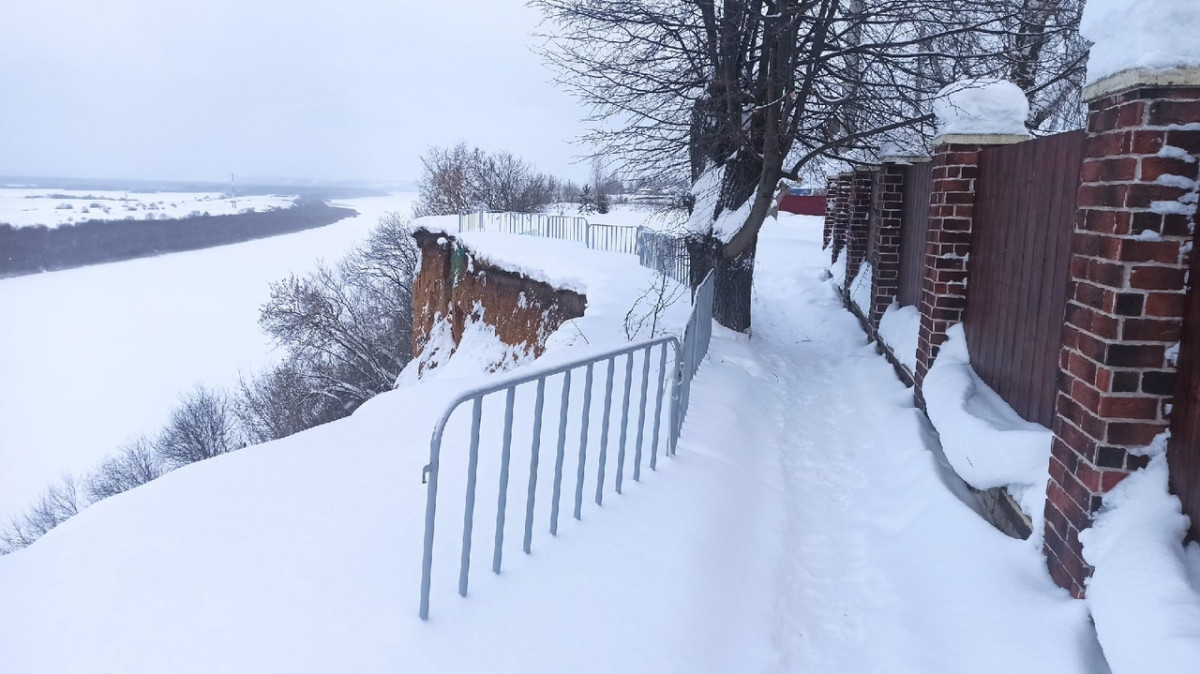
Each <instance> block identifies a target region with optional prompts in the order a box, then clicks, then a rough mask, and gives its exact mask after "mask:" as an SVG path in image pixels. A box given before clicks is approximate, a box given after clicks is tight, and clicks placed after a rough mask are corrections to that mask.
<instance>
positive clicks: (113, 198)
mask: <svg viewBox="0 0 1200 674" xmlns="http://www.w3.org/2000/svg"><path fill="white" fill-rule="evenodd" d="M294 200H295V197H294V196H286V195H285V196H277V195H251V196H241V197H224V196H222V195H221V194H220V193H217V192H149V193H147V192H118V191H106V190H49V189H28V188H0V223H7V224H10V225H12V226H13V227H28V226H31V225H46V226H47V227H58V226H59V225H65V224H68V223H72V222H84V221H87V220H124V219H126V218H133V219H134V220H166V219H170V218H182V217H186V216H189V215H196V214H202V213H207V214H209V215H229V214H232V213H240V212H242V211H245V210H250V211H269V210H271V209H274V208H287V207H289V206H291V205H292V201H294Z"/></svg>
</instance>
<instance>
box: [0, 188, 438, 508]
mask: <svg viewBox="0 0 1200 674" xmlns="http://www.w3.org/2000/svg"><path fill="white" fill-rule="evenodd" d="M415 196H416V195H413V194H401V195H394V196H391V197H374V198H364V199H350V200H346V201H344V202H334V204H335V205H345V206H348V207H350V208H354V209H356V210H357V211H358V212H359V213H360V214H361V215H359V216H357V217H354V218H348V219H345V220H341V221H339V222H337V223H334V224H332V225H329V226H327V227H319V228H316V229H311V230H307V231H303V232H297V233H294V234H287V235H284V236H276V237H271V238H267V239H260V240H256V241H247V242H244V243H239V244H234V245H228V246H219V247H216V248H209V249H206V250H198V251H188V252H183V253H174V254H170V255H163V256H158V257H149V258H142V259H138V260H129V261H126V262H117V263H112V264H103V265H94V266H90V267H81V268H78V269H70V270H65V271H57V272H51V273H45V274H35V275H31V276H22V277H16V278H10V279H4V280H0V316H3V317H4V320H5V321H6V328H5V329H4V330H0V353H4V354H9V356H6V357H4V358H0V382H3V385H0V466H3V467H4V468H3V470H0V521H7V519H8V518H9V516H11V515H14V514H15V513H16V512H18V511H20V510H22V509H24V508H25V507H27V506H29V505H31V503H32V501H33V500H34V499H35V498H36V497H37V496H38V495H39V494H40V493H41V492H42V490H43V489H45V487H46V486H47V485H48V484H49V483H50V482H51V481H53V480H56V479H57V478H58V477H59V475H60V474H62V473H64V472H65V473H72V474H80V473H82V472H85V471H88V470H90V469H91V468H92V467H93V465H95V464H96V463H98V462H99V461H100V460H101V459H103V458H104V457H105V456H107V455H108V454H110V453H111V452H113V451H115V450H116V449H117V448H118V446H120V445H121V444H122V443H124V442H125V441H127V440H131V439H133V438H135V437H137V436H138V435H140V434H143V433H147V434H153V433H156V432H158V430H159V429H160V428H161V427H162V425H163V424H164V423H165V422H166V421H167V417H168V415H169V414H170V411H171V409H172V408H173V407H174V406H175V405H176V404H177V403H178V400H179V395H180V394H181V393H184V392H185V391H187V390H188V389H190V388H192V386H193V385H194V384H196V383H197V382H203V383H205V384H207V385H209V386H221V387H223V386H230V385H233V384H236V382H237V378H238V373H239V372H243V373H249V372H251V371H257V370H259V369H261V368H263V367H265V366H267V365H269V364H272V363H274V362H276V359H277V358H278V357H279V354H277V353H276V352H274V351H273V350H272V346H271V344H270V343H269V341H268V338H267V337H266V336H265V335H264V334H263V332H262V331H261V330H260V329H259V327H258V310H259V307H260V306H261V305H262V304H263V303H264V302H265V301H266V300H267V299H268V297H269V289H268V283H270V282H272V281H277V280H280V279H281V278H283V277H285V276H287V275H288V274H289V273H292V272H295V273H298V274H303V273H306V272H308V271H311V270H312V269H314V268H315V266H316V262H317V260H318V259H319V258H323V259H324V260H325V261H326V262H330V263H333V262H336V261H337V260H338V258H340V257H341V255H342V254H343V253H344V252H346V251H348V250H349V249H350V248H351V247H353V246H355V245H357V244H358V243H359V242H360V241H362V240H363V239H364V238H365V237H366V235H367V234H368V233H369V232H370V231H371V230H372V229H374V228H375V227H376V226H377V225H378V223H379V217H380V216H381V215H383V214H384V213H385V212H389V211H393V212H400V213H404V214H407V213H408V212H409V209H410V207H411V203H412V200H413V199H414V198H415ZM12 354H20V357H12ZM64 420H69V422H66V423H64Z"/></svg>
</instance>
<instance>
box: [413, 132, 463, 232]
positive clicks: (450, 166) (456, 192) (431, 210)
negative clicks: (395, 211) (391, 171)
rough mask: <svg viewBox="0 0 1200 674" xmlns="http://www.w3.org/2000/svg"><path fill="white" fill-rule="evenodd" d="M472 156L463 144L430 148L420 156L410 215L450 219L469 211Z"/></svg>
mask: <svg viewBox="0 0 1200 674" xmlns="http://www.w3.org/2000/svg"><path fill="white" fill-rule="evenodd" d="M471 162H472V153H471V151H470V150H468V149H467V146H466V145H465V144H463V143H459V144H458V145H455V146H454V147H451V148H445V147H438V146H434V147H431V148H429V149H428V150H426V151H425V154H424V155H422V156H421V179H420V180H419V181H417V190H418V194H419V196H418V198H417V202H416V204H414V205H413V215H415V216H417V217H422V216H426V215H450V214H454V213H459V212H461V211H465V210H468V209H469V208H471V203H470V201H469V197H468V184H467V181H468V176H467V172H468V167H469V165H470V164H471Z"/></svg>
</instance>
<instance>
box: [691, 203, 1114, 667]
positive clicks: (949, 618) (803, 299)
mask: <svg viewBox="0 0 1200 674" xmlns="http://www.w3.org/2000/svg"><path fill="white" fill-rule="evenodd" d="M816 222H819V220H816ZM784 223H790V224H775V223H771V224H769V225H768V229H767V231H765V232H764V237H763V244H762V245H761V246H760V253H759V262H758V267H757V270H756V274H757V278H756V293H755V295H756V298H755V302H756V306H755V313H754V316H755V328H754V336H753V339H751V340H749V341H746V340H742V339H739V338H735V337H732V336H730V335H728V333H726V334H725V335H724V336H723V338H722V339H720V340H719V341H718V342H716V343H715V344H714V351H713V357H712V362H711V363H710V364H709V365H707V366H706V368H708V369H707V370H704V371H702V372H703V375H702V377H701V380H700V381H698V383H697V388H696V393H695V394H694V397H693V399H694V400H699V401H705V402H702V403H701V404H700V407H702V408H703V407H706V406H707V405H706V403H707V402H709V401H710V400H711V399H712V398H713V397H714V392H713V391H711V390H710V389H711V388H715V387H718V386H719V382H720V381H721V380H723V379H725V378H727V377H729V376H730V375H731V372H729V370H737V369H740V370H743V371H744V372H746V373H747V374H749V375H750V376H752V377H754V378H755V379H756V380H757V382H758V387H757V390H755V391H754V392H753V400H743V401H741V402H740V404H739V405H738V408H739V409H740V410H742V411H743V414H742V415H741V423H740V424H739V425H740V427H741V431H740V432H741V433H742V434H746V433H747V431H748V430H749V429H750V428H754V429H755V433H756V434H757V436H758V439H759V442H757V443H755V444H754V445H752V446H749V447H747V449H748V450H749V449H755V450H757V451H760V452H763V453H764V454H766V455H767V456H761V457H757V460H756V461H755V463H758V464H760V465H762V466H763V467H770V466H772V464H773V465H774V467H775V470H777V471H778V474H779V476H780V477H781V480H779V481H777V484H776V488H777V489H778V490H779V496H778V499H777V504H778V507H779V508H780V511H779V512H778V513H776V514H773V515H772V514H770V513H761V514H760V516H762V517H767V518H768V519H773V520H775V521H776V522H777V523H778V527H779V534H780V535H779V540H778V543H777V544H778V554H779V558H778V567H777V578H776V588H777V594H776V599H775V605H774V607H773V613H774V620H773V630H774V638H773V641H774V648H775V651H776V653H775V655H776V658H777V660H776V667H775V668H776V669H777V670H778V671H805V672H879V671H888V672H908V671H911V672H935V671H945V672H965V671H971V672H985V671H1029V672H1034V671H1088V672H1092V671H1103V670H1104V666H1103V664H1102V663H1100V662H1098V659H1099V656H1098V651H1097V648H1096V646H1095V645H1094V637H1093V636H1092V635H1091V630H1090V628H1089V626H1088V623H1087V617H1086V613H1085V611H1084V608H1083V606H1082V604H1080V603H1075V602H1072V601H1070V600H1069V599H1068V598H1067V597H1066V595H1065V593H1062V592H1060V591H1058V590H1057V589H1056V588H1054V587H1053V585H1052V584H1051V583H1050V581H1049V578H1048V577H1047V576H1046V574H1045V571H1044V569H1043V568H1042V566H1041V559H1040V556H1039V555H1038V554H1037V552H1036V551H1035V549H1034V548H1033V546H1031V545H1030V544H1029V543H1026V542H1022V541H1015V540H1012V539H1009V538H1007V537H1005V536H1003V535H1002V534H1000V533H999V532H997V531H995V530H993V529H991V528H990V527H989V526H988V525H987V524H985V523H984V522H983V521H982V520H981V519H979V518H978V516H977V515H976V514H975V513H974V512H973V511H971V510H970V508H969V507H968V506H966V505H964V503H963V502H962V500H960V498H959V497H957V496H955V490H961V489H962V488H961V487H959V486H958V485H957V483H956V481H954V480H950V479H944V478H943V473H942V471H941V469H940V467H939V465H938V463H937V461H936V459H935V455H934V454H933V452H932V451H930V449H929V448H930V447H936V440H934V439H933V436H932V429H930V428H929V427H928V424H927V422H926V421H925V420H924V418H923V417H922V416H921V415H920V414H919V413H918V412H917V411H916V410H915V409H914V408H913V406H912V402H911V400H912V398H911V392H910V391H909V390H908V389H906V388H904V386H902V385H901V384H900V383H899V382H898V381H897V380H896V378H895V376H894V374H893V373H892V371H891V368H890V366H889V365H888V364H887V363H886V362H885V361H884V360H883V359H882V358H880V357H879V356H877V355H876V354H875V353H874V350H873V349H872V348H871V347H869V346H866V345H865V338H864V337H863V334H862V332H861V330H860V329H859V328H858V326H857V324H856V323H855V321H854V319H853V318H852V317H851V316H850V314H849V313H847V312H845V311H844V310H842V309H841V308H840V306H839V305H838V304H837V303H836V300H835V298H834V295H833V293H832V291H831V290H830V288H829V287H828V286H827V285H826V284H825V283H822V282H821V281H820V280H819V279H820V272H821V268H822V265H821V263H820V262H821V259H822V258H821V256H820V255H819V247H820V244H819V240H820V239H819V237H820V229H819V226H816V225H814V224H813V221H811V220H803V219H799V218H795V219H790V220H785V221H784ZM801 223H804V224H801ZM747 411H753V412H754V414H753V415H746V414H745V412H747ZM692 414H693V415H695V416H692V417H690V419H689V423H691V424H695V423H697V422H696V421H695V420H696V419H697V418H700V419H704V421H702V422H699V423H700V424H702V425H703V426H705V427H708V426H711V425H712V421H711V416H710V414H709V413H708V412H707V410H703V409H702V410H701V411H700V412H699V414H697V413H696V410H695V409H694V410H693V412H692ZM697 430H698V429H696V428H695V427H693V428H690V429H687V430H685V433H684V440H683V445H682V446H681V449H680V453H681V454H683V453H685V452H688V451H697V445H701V444H706V443H704V442H700V441H697V440H695V438H700V437H703V438H713V437H722V438H724V439H726V441H727V438H728V437H729V436H730V435H737V433H733V434H730V433H722V434H719V435H718V434H716V433H714V432H713V430H712V429H707V430H703V431H700V432H697ZM771 454H774V456H770V455H771ZM763 481H764V482H770V480H769V478H764V480H763ZM960 493H961V491H960ZM764 500H769V499H764ZM1072 644H1074V647H1072Z"/></svg>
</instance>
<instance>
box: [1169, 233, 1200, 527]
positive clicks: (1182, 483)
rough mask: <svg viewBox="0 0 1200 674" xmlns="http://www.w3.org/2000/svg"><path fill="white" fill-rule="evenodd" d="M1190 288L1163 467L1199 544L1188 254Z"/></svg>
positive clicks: (1195, 330) (1196, 336)
mask: <svg viewBox="0 0 1200 674" xmlns="http://www.w3.org/2000/svg"><path fill="white" fill-rule="evenodd" d="M1188 276H1189V278H1191V279H1192V288H1191V292H1190V294H1189V296H1188V301H1187V311H1186V312H1185V313H1184V319H1183V339H1182V340H1181V341H1180V343H1179V346H1180V352H1179V371H1178V372H1177V373H1176V377H1177V380H1176V381H1177V386H1176V387H1175V401H1174V404H1173V407H1172V410H1171V442H1170V447H1169V448H1168V454H1167V459H1168V460H1167V463H1168V465H1169V466H1170V467H1171V490H1172V491H1174V492H1175V493H1176V494H1177V495H1178V496H1179V500H1180V501H1182V502H1183V512H1185V513H1188V514H1189V515H1191V517H1192V528H1191V539H1192V540H1200V291H1197V290H1196V285H1197V282H1196V279H1200V255H1197V254H1196V253H1194V252H1193V253H1192V269H1191V273H1190V274H1189V275H1188Z"/></svg>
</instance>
